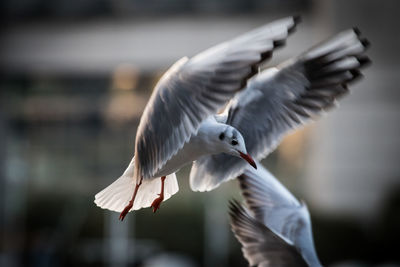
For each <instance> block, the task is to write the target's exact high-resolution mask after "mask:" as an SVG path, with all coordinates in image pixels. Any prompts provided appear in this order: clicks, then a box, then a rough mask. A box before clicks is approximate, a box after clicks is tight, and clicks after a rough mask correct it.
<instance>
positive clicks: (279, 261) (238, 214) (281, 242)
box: [230, 201, 307, 267]
mask: <svg viewBox="0 0 400 267" xmlns="http://www.w3.org/2000/svg"><path fill="white" fill-rule="evenodd" d="M230 217H231V227H232V231H233V233H234V234H235V236H236V238H237V239H238V240H239V242H240V243H241V244H242V252H243V255H244V257H245V258H246V259H247V261H248V262H249V265H250V266H264V267H267V266H281V267H284V266H288V267H289V266H307V264H306V262H305V261H304V259H303V258H302V257H301V255H300V254H299V252H298V251H297V249H296V248H295V247H294V245H293V244H292V243H290V242H289V241H287V240H285V239H284V238H283V237H282V236H281V235H279V234H277V233H275V232H273V231H272V230H271V229H270V228H268V227H266V226H265V225H264V224H262V223H260V222H259V221H257V220H256V219H255V218H254V217H253V216H251V215H250V213H249V212H248V210H247V209H245V208H244V207H243V206H241V205H240V204H238V203H237V202H236V201H232V202H230Z"/></svg>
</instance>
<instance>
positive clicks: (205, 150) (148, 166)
mask: <svg viewBox="0 0 400 267" xmlns="http://www.w3.org/2000/svg"><path fill="white" fill-rule="evenodd" d="M296 23H297V19H296V18H295V17H288V18H284V19H281V20H277V21H275V22H273V23H270V24H267V25H265V26H263V27H260V28H258V29H255V30H253V31H251V32H249V33H246V34H244V35H241V36H239V37H237V38H235V39H233V40H230V41H228V42H224V43H222V44H219V45H217V46H214V47H212V48H210V49H208V50H206V51H204V52H202V53H200V54H198V55H196V56H194V57H193V58H190V59H188V58H187V57H184V58H182V59H180V60H178V61H177V62H176V63H175V64H174V65H173V66H172V67H171V68H170V69H169V70H168V71H167V72H166V73H165V74H164V75H163V76H162V77H161V79H160V81H159V82H158V83H157V85H156V87H155V89H154V91H153V94H152V96H151V98H150V100H149V102H148V103H147V105H146V107H145V110H144V112H143V115H142V117H141V119H140V123H139V126H138V130H137V134H136V141H135V156H134V158H133V159H132V161H131V163H130V164H129V166H128V168H127V169H126V170H125V172H124V174H123V175H122V176H121V177H120V178H118V179H117V180H116V181H115V182H114V183H112V184H111V185H110V186H108V187H107V188H105V189H104V190H102V191H101V192H99V193H98V194H97V195H96V196H95V203H96V204H97V205H98V206H99V207H101V208H104V209H109V210H113V211H118V212H121V215H120V219H121V220H123V219H124V217H125V216H126V214H127V213H128V212H129V211H131V210H137V209H140V208H142V207H149V206H152V207H153V211H154V212H155V211H156V210H157V209H158V208H159V206H160V204H161V202H162V201H163V200H166V199H168V198H169V197H170V196H171V195H173V194H175V193H176V192H177V191H178V183H177V180H176V176H175V172H176V171H177V170H179V169H180V168H181V167H183V166H184V165H186V164H188V163H191V162H192V161H194V160H196V159H198V158H199V157H202V156H207V155H212V154H220V153H226V154H230V155H232V156H235V157H238V158H243V159H244V160H246V161H247V162H248V163H249V164H251V165H252V166H253V167H254V168H256V165H255V163H254V161H253V159H252V158H251V156H250V155H249V154H248V153H247V150H246V146H245V142H244V139H243V137H242V135H241V134H240V132H239V131H238V130H236V129H235V128H234V127H232V126H230V125H228V124H225V123H221V122H218V121H217V120H216V119H215V118H214V115H215V114H216V113H217V112H218V110H220V109H221V108H222V107H223V106H224V105H226V103H227V102H228V101H229V100H230V99H231V98H232V97H233V96H234V95H235V94H236V93H237V92H238V91H240V90H241V89H243V88H244V87H245V86H246V83H247V80H248V79H249V78H250V77H252V76H253V75H254V74H256V73H257V71H258V67H259V65H260V63H262V62H263V61H264V60H265V59H267V58H268V57H270V56H271V55H272V51H273V50H274V49H275V48H276V47H278V46H281V45H283V44H284V42H285V40H286V38H287V36H288V34H289V32H291V30H292V29H294V27H295V26H296ZM158 192H159V194H158V197H157V195H156V194H157V193H158Z"/></svg>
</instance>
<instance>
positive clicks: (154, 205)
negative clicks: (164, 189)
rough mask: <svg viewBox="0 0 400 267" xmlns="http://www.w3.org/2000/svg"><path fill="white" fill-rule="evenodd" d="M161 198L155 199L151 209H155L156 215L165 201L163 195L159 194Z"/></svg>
mask: <svg viewBox="0 0 400 267" xmlns="http://www.w3.org/2000/svg"><path fill="white" fill-rule="evenodd" d="M158 195H159V197H158V198H156V199H154V201H153V203H151V207H153V212H154V213H155V212H156V211H157V210H158V209H159V208H160V206H161V202H162V201H163V200H164V195H163V194H158Z"/></svg>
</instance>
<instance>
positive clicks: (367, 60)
mask: <svg viewBox="0 0 400 267" xmlns="http://www.w3.org/2000/svg"><path fill="white" fill-rule="evenodd" d="M357 60H358V62H360V65H361V66H362V67H366V66H369V65H371V64H372V61H371V59H370V58H369V57H366V56H364V57H359V58H358V59H357Z"/></svg>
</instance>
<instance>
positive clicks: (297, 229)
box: [230, 164, 322, 267]
mask: <svg viewBox="0 0 400 267" xmlns="http://www.w3.org/2000/svg"><path fill="white" fill-rule="evenodd" d="M258 167H259V168H258V169H257V170H251V169H249V168H246V170H245V172H244V173H243V174H242V175H241V176H239V181H240V187H241V189H242V194H243V196H244V198H245V201H246V204H247V207H248V208H249V209H247V208H245V207H244V206H242V205H240V204H239V203H238V202H237V201H231V202H230V217H231V226H232V231H233V233H234V234H235V236H236V238H237V239H238V240H239V242H240V243H241V244H242V251H243V255H244V257H245V258H246V259H247V261H248V262H249V265H250V266H263V267H267V266H280V267H284V266H288V267H289V266H312V267H320V266H322V265H321V263H320V262H319V259H318V256H317V253H316V251H315V247H314V241H313V236H312V229H311V220H310V213H309V212H308V209H307V206H306V205H305V203H304V202H299V201H298V200H297V199H296V198H295V197H294V196H293V195H292V194H291V193H290V192H289V191H288V190H287V189H286V188H285V187H284V186H283V185H282V184H281V183H280V182H279V181H278V180H277V179H276V178H275V177H274V176H273V175H272V174H271V173H269V172H268V171H267V170H266V169H264V168H263V166H260V164H259V165H258Z"/></svg>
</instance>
